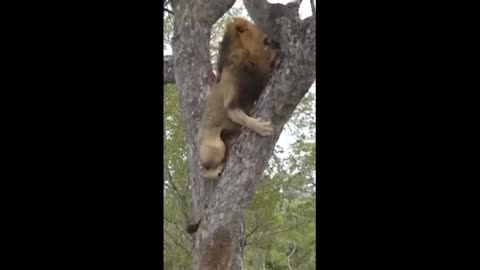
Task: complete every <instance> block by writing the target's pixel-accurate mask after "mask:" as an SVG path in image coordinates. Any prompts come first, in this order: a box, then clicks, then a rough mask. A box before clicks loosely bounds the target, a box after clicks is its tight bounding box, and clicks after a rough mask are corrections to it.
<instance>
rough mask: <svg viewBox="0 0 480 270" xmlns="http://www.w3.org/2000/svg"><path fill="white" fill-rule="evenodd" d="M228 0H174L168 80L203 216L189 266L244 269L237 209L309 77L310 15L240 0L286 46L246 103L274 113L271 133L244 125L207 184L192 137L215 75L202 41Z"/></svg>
mask: <svg viewBox="0 0 480 270" xmlns="http://www.w3.org/2000/svg"><path fill="white" fill-rule="evenodd" d="M234 2H235V0H200V1H198V0H196V1H194V0H183V1H181V0H176V1H173V2H172V5H173V12H174V13H175V20H174V36H173V44H172V48H173V55H174V57H173V58H174V59H173V66H174V74H175V76H174V81H175V83H176V85H177V89H178V91H179V97H180V107H181V111H182V116H183V119H184V123H185V136H186V143H187V151H188V152H187V155H188V180H189V183H190V185H191V187H192V199H193V209H194V216H195V217H194V219H195V220H198V219H199V218H200V217H201V218H202V222H201V224H200V228H199V230H198V231H197V233H196V235H195V249H194V258H193V269H202V270H215V269H222V270H230V269H232V270H233V269H235V270H236V269H243V266H242V265H243V242H244V228H243V224H242V220H243V212H244V210H245V209H246V208H247V207H248V204H249V202H250V201H251V199H252V197H253V195H254V192H255V189H256V187H257V184H258V183H259V180H260V177H261V175H262V173H263V171H264V170H265V168H266V166H267V163H268V160H269V159H270V157H271V156H272V154H273V149H274V146H275V144H276V142H277V140H278V138H279V136H280V133H281V131H282V129H283V126H284V124H285V123H286V122H287V120H288V119H289V118H290V116H291V114H292V112H293V111H294V109H295V107H296V106H297V105H298V103H299V102H300V100H301V99H302V97H303V96H304V95H305V94H306V93H307V91H308V89H309V87H310V86H311V85H312V83H313V81H314V80H315V21H314V20H313V19H306V20H304V21H301V20H300V19H299V18H298V4H296V5H294V6H292V5H289V6H283V5H278V4H269V3H268V2H266V1H265V0H245V1H244V3H245V6H246V8H247V10H248V11H249V14H250V16H251V17H252V19H253V20H254V21H255V23H256V24H257V25H258V26H259V27H260V28H261V29H262V30H263V31H265V32H266V33H267V34H269V35H270V36H272V37H273V38H274V39H276V40H278V41H280V44H281V46H282V51H283V52H284V53H285V57H284V60H283V63H282V65H281V66H280V69H279V70H278V71H277V72H276V73H275V74H274V76H273V77H272V79H271V80H270V83H269V85H268V86H267V88H266V89H265V91H264V93H263V94H262V96H261V97H260V100H259V101H258V102H257V104H256V105H255V106H254V108H253V111H252V112H253V115H254V116H256V117H258V116H260V117H262V118H263V119H266V120H268V119H271V120H272V122H273V124H274V126H275V135H274V136H273V137H260V136H258V135H256V134H254V133H253V132H252V131H249V130H243V131H242V133H241V135H240V137H239V138H238V139H237V141H236V143H235V145H234V147H233V148H232V150H231V152H230V155H229V160H228V162H227V165H226V168H225V170H224V173H223V175H222V178H221V179H220V182H219V183H218V186H217V187H216V189H213V183H212V182H211V181H206V180H205V179H203V178H202V176H201V171H200V165H199V161H198V156H197V142H196V140H195V137H196V134H197V130H198V124H199V120H200V117H201V113H202V110H203V105H204V102H205V98H206V94H207V93H208V91H209V89H210V85H211V84H212V83H213V81H214V75H213V73H212V67H211V62H210V54H209V46H208V45H209V40H210V29H211V26H212V25H213V24H214V23H215V22H216V21H217V20H218V19H219V18H220V17H221V16H222V15H223V14H224V13H225V12H226V11H227V10H228V9H230V8H231V7H232V5H233V4H234ZM166 60H167V62H168V60H169V59H166ZM164 62H165V59H164ZM168 74H169V69H168V68H167V70H165V68H164V75H168ZM165 78H166V79H168V78H172V77H171V76H170V77H169V76H165ZM172 80H173V79H172ZM213 190H214V192H213V194H211V193H212V192H211V191H213ZM207 204H208V208H206V209H205V206H206V205H207Z"/></svg>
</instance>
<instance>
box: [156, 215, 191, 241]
mask: <svg viewBox="0 0 480 270" xmlns="http://www.w3.org/2000/svg"><path fill="white" fill-rule="evenodd" d="M163 220H165V221H167V222H168V223H170V224H172V225H173V226H175V229H177V230H178V231H180V232H181V233H182V234H183V235H185V236H186V238H187V239H188V240H189V241H190V242H193V239H192V238H190V235H189V234H188V233H187V232H186V231H184V230H182V229H181V228H180V227H178V225H177V223H174V222H173V221H171V220H169V219H168V218H166V217H165V216H164V217H163Z"/></svg>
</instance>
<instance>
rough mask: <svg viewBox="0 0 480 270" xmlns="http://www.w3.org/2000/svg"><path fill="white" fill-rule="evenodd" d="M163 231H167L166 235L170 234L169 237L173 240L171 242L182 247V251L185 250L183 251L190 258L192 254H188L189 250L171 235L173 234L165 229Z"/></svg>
mask: <svg viewBox="0 0 480 270" xmlns="http://www.w3.org/2000/svg"><path fill="white" fill-rule="evenodd" d="M163 231H164V232H166V233H167V235H168V236H170V238H172V240H173V243H174V244H175V245H177V246H179V247H180V248H182V249H183V251H185V253H187V255H188V256H189V257H190V258H191V257H192V254H190V252H189V251H188V250H187V249H186V248H185V247H184V246H183V245H182V244H180V243H178V241H177V239H176V238H175V237H173V235H171V234H170V233H169V232H168V231H167V230H163Z"/></svg>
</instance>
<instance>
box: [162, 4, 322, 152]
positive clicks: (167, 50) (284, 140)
mask: <svg viewBox="0 0 480 270" xmlns="http://www.w3.org/2000/svg"><path fill="white" fill-rule="evenodd" d="M267 1H268V2H269V3H272V4H275V3H280V4H287V3H289V2H293V1H292V0H267ZM240 6H243V1H242V0H237V1H236V2H235V4H234V7H240ZM298 13H299V17H300V19H301V20H303V19H305V18H307V17H310V16H312V9H311V8H310V1H309V0H303V1H302V3H301V4H300V8H299V12H298ZM242 15H243V16H246V17H247V16H248V13H247V11H246V10H245V9H244V14H242ZM163 53H164V55H171V54H172V49H171V47H170V46H166V47H164V49H163ZM309 92H312V93H315V82H314V83H313V84H312V87H310V90H309ZM291 133H292V131H291V130H289V129H286V128H284V129H283V131H282V134H281V135H280V138H279V139H278V142H277V145H278V146H280V147H282V148H283V149H284V151H285V152H284V153H283V154H280V153H277V154H278V155H279V156H280V157H281V158H282V159H283V158H286V157H288V155H289V153H290V150H291V148H290V145H292V144H293V142H294V141H295V137H294V136H293V135H292V134H291Z"/></svg>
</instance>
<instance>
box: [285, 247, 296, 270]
mask: <svg viewBox="0 0 480 270" xmlns="http://www.w3.org/2000/svg"><path fill="white" fill-rule="evenodd" d="M296 247H297V245H295V240H293V250H292V253H290V255H288V257H287V258H288V259H287V263H288V269H290V270H292V269H293V268H292V266H291V265H290V258H291V257H292V255H293V254H294V253H295V248H296Z"/></svg>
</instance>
